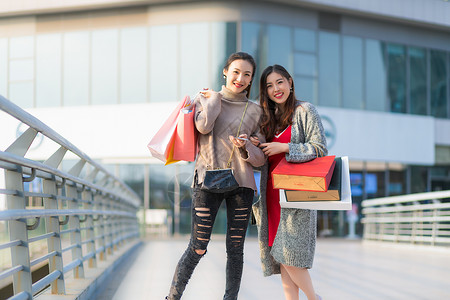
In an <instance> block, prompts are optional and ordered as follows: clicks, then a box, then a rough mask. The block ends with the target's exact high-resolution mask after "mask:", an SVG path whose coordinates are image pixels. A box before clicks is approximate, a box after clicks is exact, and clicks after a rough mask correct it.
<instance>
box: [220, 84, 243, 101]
mask: <svg viewBox="0 0 450 300" xmlns="http://www.w3.org/2000/svg"><path fill="white" fill-rule="evenodd" d="M220 93H221V94H222V96H223V97H224V98H225V99H227V100H230V101H238V102H243V101H248V99H247V91H243V92H241V93H235V92H233V91H232V90H230V89H229V88H227V87H226V86H224V85H223V86H222V90H221V91H220Z"/></svg>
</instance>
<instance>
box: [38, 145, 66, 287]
mask: <svg viewBox="0 0 450 300" xmlns="http://www.w3.org/2000/svg"><path fill="white" fill-rule="evenodd" d="M66 152H67V149H65V148H63V147H61V148H59V150H58V151H56V152H55V153H54V154H53V155H52V156H51V157H50V158H49V159H47V160H46V161H45V162H44V163H45V164H46V165H48V166H50V167H53V168H57V167H58V166H59V164H60V163H61V161H62V160H63V158H64V155H65V154H66ZM42 189H43V192H44V194H50V195H57V194H58V190H57V185H56V178H55V177H53V178H52V179H51V180H50V179H44V180H43V183H42ZM44 207H45V209H58V199H57V198H45V199H44ZM45 228H46V231H47V233H49V232H54V233H55V236H53V237H51V238H49V239H48V240H47V247H48V252H49V253H50V252H53V251H56V253H57V255H56V256H54V257H52V258H51V259H50V261H49V273H52V272H53V271H56V270H57V271H60V272H61V276H60V277H59V278H58V279H57V280H56V281H54V282H52V284H51V286H52V294H64V293H65V284H64V265H63V259H62V245H61V236H60V229H61V227H60V224H59V217H57V216H51V217H48V218H45Z"/></svg>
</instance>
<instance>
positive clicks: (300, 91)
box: [294, 77, 317, 104]
mask: <svg viewBox="0 0 450 300" xmlns="http://www.w3.org/2000/svg"><path fill="white" fill-rule="evenodd" d="M294 84H295V96H296V97H297V99H299V100H303V101H308V102H311V103H313V104H317V79H315V78H307V77H295V82H294Z"/></svg>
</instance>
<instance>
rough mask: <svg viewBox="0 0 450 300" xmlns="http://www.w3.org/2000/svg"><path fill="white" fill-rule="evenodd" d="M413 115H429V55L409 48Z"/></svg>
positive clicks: (423, 50) (417, 49)
mask: <svg viewBox="0 0 450 300" xmlns="http://www.w3.org/2000/svg"><path fill="white" fill-rule="evenodd" d="M409 64H410V70H411V71H410V91H409V92H410V98H411V113H412V114H417V115H426V114H427V53H426V51H425V49H420V48H412V47H411V48H409Z"/></svg>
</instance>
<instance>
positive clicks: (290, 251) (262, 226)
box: [253, 101, 328, 276]
mask: <svg viewBox="0 0 450 300" xmlns="http://www.w3.org/2000/svg"><path fill="white" fill-rule="evenodd" d="M316 149H318V151H319V152H321V153H320V154H321V155H323V156H326V155H327V153H328V151H327V143H326V138H325V132H324V129H323V126H322V122H321V120H320V116H319V114H318V112H317V110H316V108H315V107H314V106H313V105H312V104H311V103H308V102H300V101H298V102H297V108H296V109H295V112H294V118H293V123H292V127H291V142H290V143H289V153H286V160H287V161H289V162H306V161H309V160H312V159H314V158H316V156H317V152H316ZM320 154H319V155H320ZM268 173H269V172H268V164H267V163H266V164H265V165H264V166H263V167H262V168H261V188H260V191H261V196H260V199H259V201H258V202H256V203H255V204H254V205H253V215H254V217H255V219H256V224H257V226H258V239H259V246H260V255H261V263H262V269H263V273H264V276H270V275H272V274H280V262H279V261H280V260H279V259H277V258H280V257H282V258H283V260H284V261H283V263H285V264H287V265H291V266H297V267H311V266H312V259H313V257H314V248H315V240H316V236H315V227H314V228H311V226H316V224H302V223H301V222H302V218H301V217H300V218H299V217H298V215H299V213H304V214H309V213H311V214H313V216H314V218H311V219H312V220H316V219H315V216H316V211H308V210H297V209H285V208H282V209H281V216H280V226H279V227H278V231H277V237H276V240H280V241H282V242H281V243H277V241H276V242H275V243H274V245H273V246H272V247H269V246H268V240H269V234H268V221H267V205H266V187H267V177H268V176H269V174H268ZM300 211H302V212H300ZM281 224H283V226H281ZM306 227H309V228H311V229H312V230H311V232H313V233H314V234H313V236H308V234H306V237H307V238H305V234H304V232H305V231H306V229H305V228H306ZM280 228H289V232H286V231H284V230H280ZM309 235H311V234H309ZM299 238H304V239H306V241H303V242H302V243H299V242H298V239H299ZM311 243H313V244H311ZM299 245H300V246H299ZM311 249H312V253H310V252H311ZM305 261H307V263H305ZM305 264H306V265H305Z"/></svg>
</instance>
